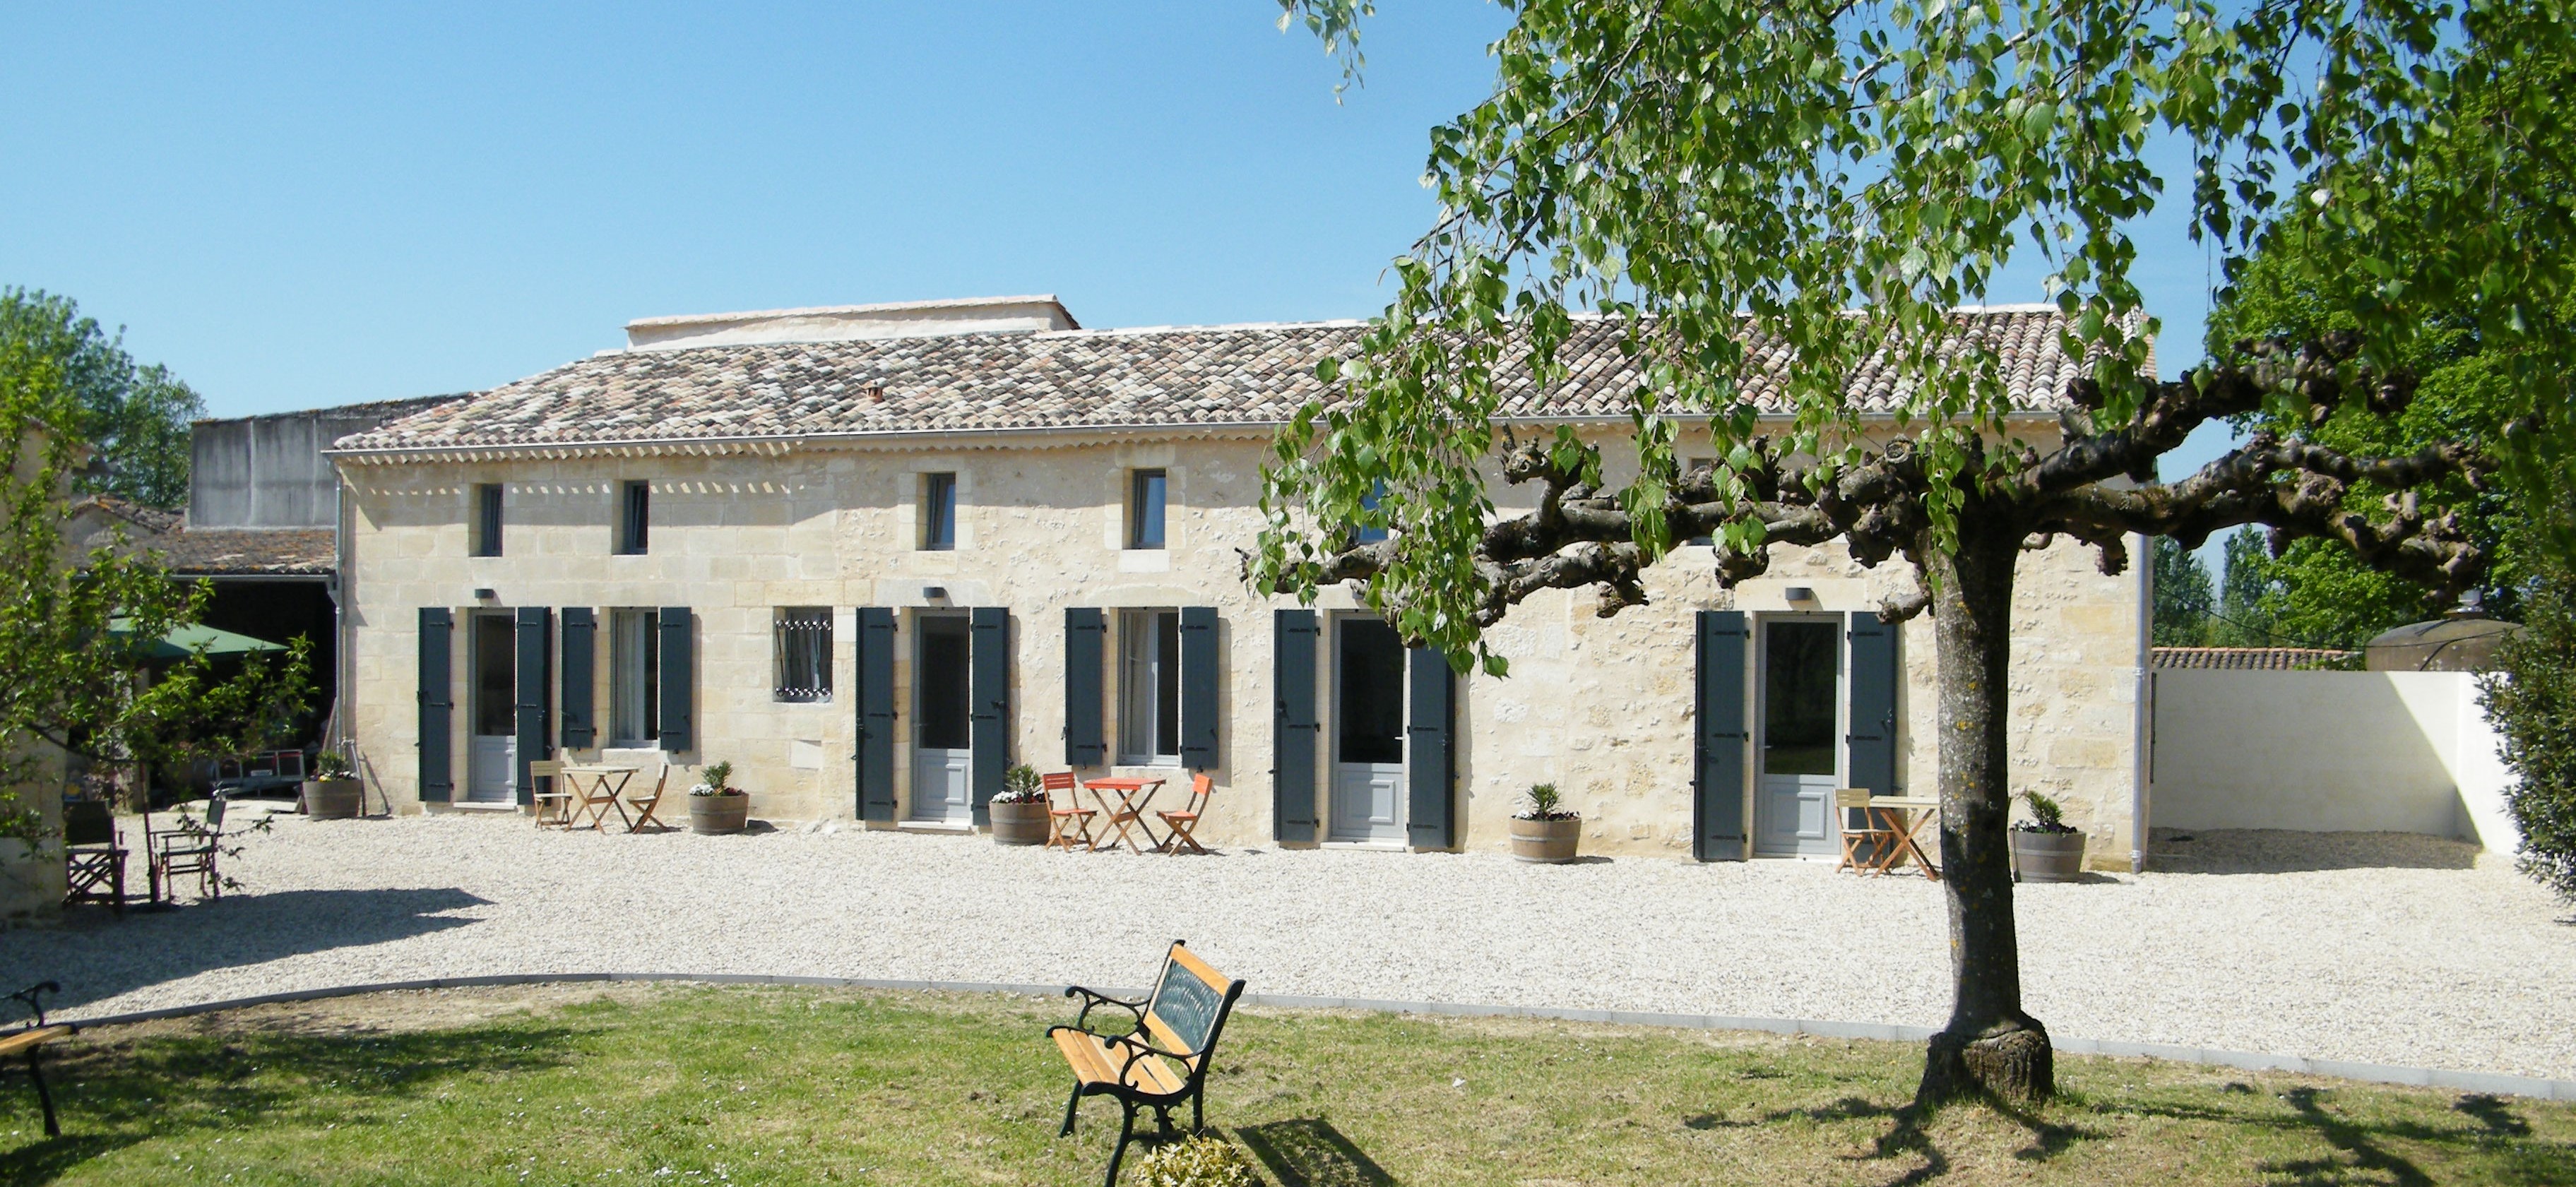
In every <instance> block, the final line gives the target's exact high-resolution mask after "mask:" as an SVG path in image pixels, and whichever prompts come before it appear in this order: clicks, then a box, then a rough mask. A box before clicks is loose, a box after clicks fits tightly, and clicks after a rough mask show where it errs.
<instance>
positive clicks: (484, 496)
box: [470, 482, 501, 556]
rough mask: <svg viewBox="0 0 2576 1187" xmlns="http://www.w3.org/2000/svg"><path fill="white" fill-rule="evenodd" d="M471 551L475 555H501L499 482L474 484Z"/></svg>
mask: <svg viewBox="0 0 2576 1187" xmlns="http://www.w3.org/2000/svg"><path fill="white" fill-rule="evenodd" d="M470 534H471V535H472V537H473V540H472V544H473V551H474V555H476V556H499V555H501V484H500V483H497V482H478V483H476V484H475V485H474V523H473V531H472V532H471V533H470Z"/></svg>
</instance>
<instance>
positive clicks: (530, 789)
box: [510, 606, 555, 808]
mask: <svg viewBox="0 0 2576 1187" xmlns="http://www.w3.org/2000/svg"><path fill="white" fill-rule="evenodd" d="M517 618H518V644H519V662H518V671H517V672H516V673H514V674H515V675H516V676H517V677H518V681H517V683H518V688H517V689H516V693H517V695H516V696H515V697H514V698H512V705H511V708H512V709H513V710H514V711H515V717H514V719H513V721H512V724H513V725H516V726H517V727H518V729H517V733H518V735H519V744H518V746H517V747H516V748H515V749H516V751H517V756H518V757H517V760H516V761H514V762H513V763H512V764H511V766H512V767H514V768H515V769H514V770H512V771H511V773H510V774H511V781H512V783H513V784H514V785H515V786H516V787H517V788H518V789H519V806H520V807H522V808H524V807H527V806H529V805H530V804H534V803H536V802H537V784H536V781H535V780H534V779H533V778H531V777H530V776H529V774H528V764H529V763H532V762H536V761H537V760H539V759H543V758H550V757H553V754H554V748H553V747H551V746H549V745H547V744H546V741H547V739H546V684H547V683H548V681H547V679H546V677H548V676H550V675H552V674H553V673H552V672H550V671H549V670H548V665H547V663H546V660H547V658H548V657H549V656H550V655H551V654H552V651H553V649H552V648H551V647H549V646H548V644H550V643H552V642H553V641H554V633H555V632H554V626H555V616H554V612H553V611H552V610H549V609H547V608H545V607H543V606H521V607H519V608H518V613H517Z"/></svg>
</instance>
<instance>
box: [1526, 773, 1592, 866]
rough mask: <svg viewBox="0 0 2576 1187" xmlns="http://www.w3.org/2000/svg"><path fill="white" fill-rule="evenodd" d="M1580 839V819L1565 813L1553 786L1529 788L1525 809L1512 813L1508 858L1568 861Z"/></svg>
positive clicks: (1558, 862) (1544, 785)
mask: <svg viewBox="0 0 2576 1187" xmlns="http://www.w3.org/2000/svg"><path fill="white" fill-rule="evenodd" d="M1582 837H1583V817H1581V816H1579V815H1577V814H1575V813H1573V812H1569V811H1566V810H1565V806H1564V803H1563V801H1562V800H1560V799H1559V798H1558V796H1557V794H1556V785H1555V784H1553V783H1541V784H1539V785H1537V786H1535V787H1532V788H1530V789H1529V806H1528V807H1525V808H1522V809H1521V810H1520V811H1518V812H1515V813H1512V856H1513V857H1515V858H1517V859H1519V860H1521V861H1537V862H1545V863H1548V864H1550V865H1558V864H1562V863H1564V862H1569V861H1572V860H1574V847H1575V843H1576V842H1577V841H1580V840H1581V839H1582Z"/></svg>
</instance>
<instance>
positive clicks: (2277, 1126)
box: [0, 987, 2576, 1187]
mask: <svg viewBox="0 0 2576 1187" xmlns="http://www.w3.org/2000/svg"><path fill="white" fill-rule="evenodd" d="M511 992H514V993H516V994H517V995H518V996H516V997H515V998H514V997H510V996H507V995H505V994H504V993H503V992H502V991H473V992H472V993H466V994H453V995H438V994H402V995H385V996H380V997H373V998H361V999H348V1000H346V1001H344V1002H338V1003H316V1004H314V1005H310V1006H299V1007H291V1008H268V1009H265V1010H262V1011H253V1012H248V1013H246V1014H243V1015H239V1016H234V1017H229V1018H215V1019H204V1020H194V1021H189V1022H183V1023H161V1024H149V1025H147V1026H146V1027H143V1028H129V1029H126V1030H123V1031H111V1032H99V1033H96V1034H94V1035H92V1036H85V1038H84V1039H83V1040H79V1041H76V1042H74V1043H73V1044H71V1045H69V1046H67V1047H65V1048H63V1049H62V1055H61V1056H60V1058H58V1059H57V1060H56V1061H55V1062H54V1063H53V1065H52V1067H53V1069H54V1070H55V1072H56V1076H55V1077H54V1082H55V1084H56V1090H57V1093H58V1099H59V1100H60V1101H61V1103H62V1106H63V1121H64V1128H65V1131H66V1134H65V1136H64V1137H62V1138H60V1139H56V1140H52V1141H47V1140H45V1139H43V1138H42V1137H41V1136H39V1135H40V1133H41V1130H40V1128H39V1126H38V1123H37V1118H36V1114H35V1110H34V1101H33V1096H32V1094H31V1093H29V1092H28V1091H27V1090H26V1086H25V1082H24V1080H23V1078H22V1077H20V1076H18V1075H15V1074H12V1075H10V1076H9V1077H8V1079H7V1081H6V1082H5V1083H0V1184H35V1183H81V1184H116V1185H119V1187H145V1185H149V1184H163V1183H207V1184H236V1185H242V1187H249V1185H255V1184H271V1183H297V1184H302V1183H368V1184H397V1183H422V1184H431V1183H437V1184H446V1183H491V1184H521V1183H526V1184H556V1183H585V1184H600V1183H631V1184H660V1183H743V1184H758V1183H861V1184H864V1183H900V1184H916V1183H921V1184H928V1183H1048V1184H1054V1183H1063V1184H1074V1183H1086V1182H1097V1181H1098V1178H1099V1174H1100V1169H1101V1166H1102V1164H1103V1162H1104V1161H1105V1159H1106V1157H1107V1154H1108V1143H1109V1141H1110V1139H1111V1137H1112V1136H1114V1135H1115V1133H1116V1132H1117V1113H1116V1108H1115V1106H1114V1105H1110V1104H1108V1103H1106V1102H1102V1101H1093V1102H1089V1103H1088V1106H1087V1111H1086V1113H1085V1115H1084V1117H1085V1123H1084V1126H1083V1128H1082V1130H1081V1131H1080V1132H1079V1133H1077V1134H1076V1136H1075V1137H1073V1138H1072V1139H1069V1140H1066V1139H1058V1138H1057V1137H1056V1136H1055V1126H1056V1120H1057V1118H1058V1116H1059V1115H1060V1112H1059V1111H1060V1110H1061V1109H1062V1108H1063V1104H1064V1090H1065V1087H1066V1079H1065V1076H1064V1073H1063V1072H1062V1070H1061V1068H1060V1066H1059V1063H1058V1060H1057V1057H1056V1055H1055V1052H1054V1049H1053V1048H1052V1047H1051V1046H1050V1045H1049V1044H1048V1043H1047V1042H1046V1041H1045V1040H1044V1039H1043V1038H1042V1037H1041V1033H1040V1032H1041V1031H1042V1030H1043V1028H1044V1026H1045V1025H1046V1024H1047V1023H1049V1022H1053V1021H1058V1020H1062V1019H1063V1018H1064V1017H1065V1010H1064V1009H1063V1003H1061V1002H1052V1001H1032V1000H1026V999H1010V998H994V997H984V996H972V995H953V996H952V995H940V994H907V993H856V992H843V991H805V990H788V989H739V988H735V989H705V988H681V987H619V988H616V989H613V990H600V989H598V988H595V987H559V988H550V989H545V990H533V991H511ZM1225 1039H1226V1041H1225V1046H1224V1048H1223V1049H1222V1050H1220V1052H1219V1063H1220V1065H1221V1067H1222V1069H1223V1071H1222V1074H1220V1075H1218V1076H1217V1077H1216V1078H1215V1079H1214V1080H1213V1082H1212V1084H1211V1086H1210V1089H1209V1095H1210V1106H1211V1107H1210V1110H1209V1119H1210V1121H1211V1122H1212V1123H1214V1124H1216V1125H1218V1126H1220V1127H1221V1130H1222V1132H1223V1133H1224V1135H1225V1136H1226V1137H1228V1138H1230V1139H1231V1140H1233V1141H1234V1142H1235V1143H1236V1144H1237V1145H1238V1146H1240V1147H1242V1148H1244V1149H1245V1150H1247V1151H1248V1152H1250V1153H1252V1154H1253V1155H1255V1158H1256V1161H1257V1162H1258V1163H1260V1164H1262V1165H1264V1166H1265V1167H1267V1168H1268V1171H1267V1174H1268V1178H1269V1179H1270V1181H1272V1182H1273V1183H1278V1184H1282V1185H1283V1187H1284V1185H1286V1184H1307V1183H1311V1184H1368V1183H1407V1184H1482V1183H1531V1184H1561V1183H1655V1184H1661V1183H1728V1184H1736V1183H1919V1182H1944V1183H1996V1182H2010V1183H2086V1184H2093V1183H2147V1184H2156V1185H2158V1187H2181V1185H2188V1184H2201V1183H2210V1184H2217V1183H2226V1184H2240V1183H2278V1184H2346V1183H2349V1184H2391V1185H2399V1187H2402V1185H2406V1184H2423V1183H2444V1184H2449V1183H2515V1184H2545V1183H2571V1182H2576V1105H2569V1104H2552V1103H2544V1102H2536V1101H2526V1100H2519V1099H2502V1100H2499V1099H2495V1098H2488V1097H2478V1096H2461V1095H2458V1094H2454V1093H2444V1092H2437V1091H2417V1090H2410V1089H2398V1088H2385V1087H2376V1086H2365V1085H2358V1084H2349V1083H2343V1082H2338V1081H2322V1080H2317V1079H2313V1078H2309V1077H2297V1076H2276V1075H2257V1074H2251V1073H2242V1072H2230V1071H2224V1070H2218V1069H2208V1068H2200V1067H2192V1066H2186V1065H2177V1064H2161V1063H2147V1062H2139V1061H2125V1060H2108V1059H2076V1058H2062V1059H2061V1061H2060V1063H2059V1082H2060V1084H2061V1086H2062V1087H2063V1088H2064V1089H2065V1090H2066V1091H2065V1096H2064V1098H2063V1099H2061V1100H2060V1101H2058V1102H2057V1103H2055V1104H2052V1105H2050V1106H2049V1107H2047V1108H2045V1109H2042V1110H2039V1111H2037V1112H2035V1113H2030V1114H2020V1113H2004V1112H1997V1111H1994V1110H1990V1109H1986V1108H1982V1107H1961V1108H1953V1109H1950V1110H1946V1111H1944V1112H1942V1113H1940V1114H1938V1115H1936V1116H1934V1117H1932V1118H1930V1119H1928V1120H1926V1121H1924V1122H1922V1123H1921V1124H1920V1125H1919V1126H1918V1125H1915V1124H1911V1123H1908V1122H1906V1121H1903V1120H1901V1119H1900V1118H1899V1117H1898V1115H1897V1110H1898V1109H1899V1107H1901V1106H1902V1105H1903V1104H1904V1103H1905V1102H1906V1100H1907V1098H1908V1094H1909V1092H1910V1090H1911V1088H1912V1086H1913V1080H1914V1073H1915V1070H1916V1065H1917V1061H1918V1059H1919V1058H1920V1056H1919V1054H1918V1049H1917V1048H1915V1047H1913V1046H1909V1045H1898V1044H1882V1043H1864V1042H1841V1041H1830V1040H1804V1039H1785V1038H1779V1037H1775V1036H1767V1035H1743V1034H1727V1033H1708V1032H1697V1031H1658V1030H1643V1029H1634V1028H1612V1027H1595V1026H1586V1025H1579V1024H1571V1023H1565V1024H1558V1023H1539V1022H1522V1021H1503V1020H1446V1019H1421V1018H1402V1017H1389V1016H1379V1015H1356V1014H1332V1013H1293V1012H1274V1011H1251V1010H1247V1011H1244V1012H1242V1013H1239V1014H1238V1015H1237V1016H1236V1019H1235V1021H1234V1023H1233V1025H1232V1026H1231V1028H1230V1029H1229V1031H1228V1033H1227V1035H1226V1037H1225ZM1104 1122H1105V1124H1104Z"/></svg>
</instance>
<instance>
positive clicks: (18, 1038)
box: [0, 1026, 72, 1059]
mask: <svg viewBox="0 0 2576 1187" xmlns="http://www.w3.org/2000/svg"><path fill="white" fill-rule="evenodd" d="M70 1033H72V1028H70V1027H68V1026H46V1027H39V1028H37V1029H35V1030H22V1031H19V1032H18V1033H16V1034H13V1035H10V1036H9V1037H7V1038H0V1059H6V1058H8V1057H9V1056H12V1055H16V1054H19V1053H20V1052H23V1051H27V1050H29V1049H32V1048H36V1047H42V1046H44V1045H45V1044H47V1043H50V1042H53V1041H54V1040H55V1039H59V1038H61V1037H63V1036H64V1035H67V1034H70Z"/></svg>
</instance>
